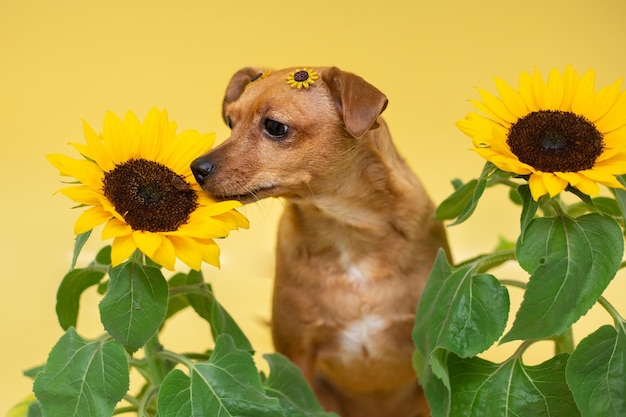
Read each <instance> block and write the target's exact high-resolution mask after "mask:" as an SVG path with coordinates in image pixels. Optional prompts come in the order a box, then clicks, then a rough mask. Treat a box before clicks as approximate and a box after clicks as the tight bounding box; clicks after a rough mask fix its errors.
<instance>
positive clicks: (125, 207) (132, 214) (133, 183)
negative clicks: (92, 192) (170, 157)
mask: <svg viewBox="0 0 626 417" xmlns="http://www.w3.org/2000/svg"><path fill="white" fill-rule="evenodd" d="M103 182H104V189H103V191H104V195H105V196H106V197H107V198H108V199H109V201H110V202H111V203H112V204H113V205H114V206H115V210H116V211H117V212H118V213H120V214H121V215H122V216H123V217H124V220H126V223H128V224H129V225H130V226H131V227H132V228H133V230H145V231H149V232H171V231H174V230H177V229H178V228H179V227H180V226H181V225H183V224H185V223H187V221H188V220H189V216H190V215H191V213H193V211H194V210H195V209H196V208H197V207H198V197H197V196H196V193H195V192H194V191H193V190H192V189H191V187H190V186H189V184H188V183H187V182H186V181H185V179H184V178H183V177H182V176H180V175H178V174H177V173H175V172H174V171H172V170H171V169H169V168H168V167H166V166H165V165H162V164H159V163H158V162H154V161H148V160H145V159H131V160H129V161H126V162H124V163H122V164H120V165H117V166H116V167H115V168H114V169H113V170H111V171H109V172H107V173H105V174H104V181H103Z"/></svg>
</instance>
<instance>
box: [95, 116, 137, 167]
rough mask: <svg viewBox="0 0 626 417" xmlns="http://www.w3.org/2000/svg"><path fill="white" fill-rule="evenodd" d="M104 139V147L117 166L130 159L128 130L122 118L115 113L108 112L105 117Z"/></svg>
mask: <svg viewBox="0 0 626 417" xmlns="http://www.w3.org/2000/svg"><path fill="white" fill-rule="evenodd" d="M102 138H103V139H104V147H105V148H106V150H107V153H108V154H109V155H110V157H111V160H112V161H113V162H114V163H115V164H120V163H122V162H125V161H127V160H128V159H129V158H130V149H129V147H128V141H127V135H126V129H124V124H123V123H122V121H121V120H120V118H119V117H117V115H116V114H115V113H113V112H107V113H106V115H105V116H104V125H103V127H102Z"/></svg>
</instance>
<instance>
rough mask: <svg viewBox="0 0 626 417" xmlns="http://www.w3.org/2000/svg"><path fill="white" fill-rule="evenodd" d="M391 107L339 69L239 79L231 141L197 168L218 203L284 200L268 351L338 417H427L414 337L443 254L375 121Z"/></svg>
mask: <svg viewBox="0 0 626 417" xmlns="http://www.w3.org/2000/svg"><path fill="white" fill-rule="evenodd" d="M318 76H319V77H318ZM287 79H288V80H287ZM386 105H387V98H386V97H385V95H384V94H383V93H381V92H380V91H379V90H378V89H376V88H375V87H373V86H372V85H370V84H368V83H367V82H366V81H365V80H363V79H362V78H361V77H358V76H356V75H354V74H351V73H347V72H343V71H341V70H339V69H337V68H321V69H319V70H318V72H315V71H313V70H311V69H309V70H304V71H302V70H301V71H297V70H296V71H294V69H287V70H282V71H276V72H271V73H269V72H265V73H264V72H262V71H259V70H257V69H253V68H244V69H242V70H240V71H239V72H237V73H236V74H235V75H234V76H233V78H232V79H231V81H230V84H229V85H228V88H227V90H226V96H225V98H224V105H223V114H224V119H225V120H226V122H227V123H228V125H229V126H230V127H231V128H232V134H231V137H230V138H229V139H228V140H226V141H225V142H224V143H222V144H221V145H220V146H218V147H217V148H215V149H214V150H212V151H210V152H209V153H207V154H206V155H204V156H201V157H200V158H198V159H196V160H195V161H194V162H193V163H192V170H193V172H194V174H195V177H196V179H197V181H198V182H199V183H200V184H201V185H202V188H203V189H204V190H205V191H207V192H208V193H209V194H210V195H212V196H213V197H214V198H216V199H218V200H225V199H237V200H240V201H242V202H244V203H248V202H253V201H256V200H259V199H262V198H266V197H284V198H285V199H286V201H287V205H286V207H285V212H284V214H283V217H282V219H281V223H280V230H279V235H278V244H277V258H276V279H275V287H274V300H273V317H272V333H273V338H274V343H275V346H276V349H277V350H278V351H279V352H282V353H283V354H285V355H286V356H288V357H289V358H290V359H291V360H292V361H293V362H294V363H295V364H297V365H298V366H299V367H300V369H301V370H302V372H303V374H304V375H305V377H306V378H307V379H308V380H309V381H310V382H311V384H312V386H313V387H314V389H315V391H316V393H317V395H318V398H319V400H320V402H321V403H322V404H323V405H324V407H325V408H326V409H327V410H332V411H336V412H337V413H339V414H340V415H341V416H343V417H414V416H427V415H429V412H428V406H427V404H426V401H425V399H424V397H423V393H422V391H421V389H420V388H419V385H418V384H417V381H416V377H415V373H414V372H413V369H412V366H411V355H412V352H413V349H414V347H413V343H412V341H411V330H412V327H413V321H414V317H415V308H416V305H417V301H418V299H419V296H420V293H421V292H422V289H423V287H424V284H425V281H426V278H427V276H428V273H429V271H430V268H431V266H432V264H433V260H434V258H435V255H436V252H437V250H438V249H439V248H441V247H443V248H447V243H446V236H445V232H444V229H443V226H442V225H441V224H440V223H438V222H435V221H434V220H433V218H432V213H433V204H432V202H431V201H430V199H429V198H428V196H427V195H426V192H425V191H424V188H423V187H422V184H421V183H420V182H419V180H418V179H417V177H416V176H415V175H414V174H413V173H412V172H411V170H410V169H409V168H408V167H407V165H406V164H405V162H404V161H403V160H402V158H401V157H400V156H399V155H398V153H397V151H396V148H395V147H394V145H393V143H392V141H391V137H390V134H389V130H388V129H387V126H386V125H385V123H384V121H383V120H382V119H381V118H380V117H379V115H380V113H381V112H382V111H383V110H384V109H385V107H386Z"/></svg>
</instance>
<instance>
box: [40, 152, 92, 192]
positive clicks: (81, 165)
mask: <svg viewBox="0 0 626 417" xmlns="http://www.w3.org/2000/svg"><path fill="white" fill-rule="evenodd" d="M46 159H48V161H49V162H50V163H51V164H52V165H54V167H55V168H57V169H58V170H59V172H60V173H61V175H62V176H65V177H74V178H76V179H77V180H78V181H80V182H81V183H83V184H85V185H88V186H91V187H94V188H99V187H102V177H103V172H102V169H100V167H98V165H96V164H94V163H93V162H91V161H88V160H86V159H81V160H77V159H74V158H70V157H69V156H66V155H62V154H50V155H46Z"/></svg>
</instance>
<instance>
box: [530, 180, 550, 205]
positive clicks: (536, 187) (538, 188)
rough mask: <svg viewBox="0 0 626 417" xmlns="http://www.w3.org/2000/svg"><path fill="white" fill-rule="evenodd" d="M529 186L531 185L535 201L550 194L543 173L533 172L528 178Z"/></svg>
mask: <svg viewBox="0 0 626 417" xmlns="http://www.w3.org/2000/svg"><path fill="white" fill-rule="evenodd" d="M528 186H529V187H530V193H531V194H532V196H533V199H534V200H535V201H536V200H539V197H541V196H543V195H545V194H548V189H547V188H546V185H545V184H544V183H543V178H541V174H532V175H531V176H530V178H529V179H528Z"/></svg>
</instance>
